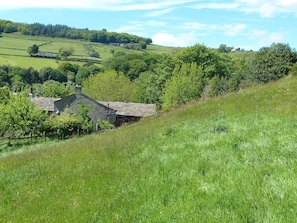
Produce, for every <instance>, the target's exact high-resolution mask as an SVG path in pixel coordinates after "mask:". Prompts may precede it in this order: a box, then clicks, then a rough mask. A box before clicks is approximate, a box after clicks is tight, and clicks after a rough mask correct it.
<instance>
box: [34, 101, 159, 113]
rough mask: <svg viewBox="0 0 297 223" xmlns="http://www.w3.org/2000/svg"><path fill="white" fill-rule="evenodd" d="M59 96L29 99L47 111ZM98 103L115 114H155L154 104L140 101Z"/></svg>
mask: <svg viewBox="0 0 297 223" xmlns="http://www.w3.org/2000/svg"><path fill="white" fill-rule="evenodd" d="M60 99H61V98H44V97H32V98H31V100H32V101H33V102H34V103H35V104H36V106H37V107H39V108H41V109H43V110H45V111H48V112H53V111H54V102H55V101H58V100H60ZM98 103H100V104H102V105H104V106H106V107H109V108H111V109H113V110H116V115H121V116H133V117H146V116H151V115H154V114H156V105H155V104H142V103H130V102H129V103H128V102H106V101H98Z"/></svg>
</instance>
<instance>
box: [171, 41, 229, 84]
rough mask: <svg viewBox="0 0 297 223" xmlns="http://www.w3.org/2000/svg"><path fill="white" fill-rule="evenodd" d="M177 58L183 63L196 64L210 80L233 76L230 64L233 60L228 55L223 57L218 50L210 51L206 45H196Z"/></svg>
mask: <svg viewBox="0 0 297 223" xmlns="http://www.w3.org/2000/svg"><path fill="white" fill-rule="evenodd" d="M176 57H177V58H178V59H179V60H180V61H181V62H182V63H193V62H195V63H196V64H197V65H198V66H199V67H201V68H202V70H203V73H204V76H205V77H206V78H208V79H211V78H213V77H214V76H219V77H222V76H224V77H229V76H230V74H231V71H230V63H231V61H232V59H231V58H230V57H229V56H228V55H222V54H219V53H218V52H217V50H213V49H209V48H207V47H206V46H204V45H200V44H196V45H194V46H192V47H189V48H187V49H184V50H181V51H179V52H178V53H177V54H176Z"/></svg>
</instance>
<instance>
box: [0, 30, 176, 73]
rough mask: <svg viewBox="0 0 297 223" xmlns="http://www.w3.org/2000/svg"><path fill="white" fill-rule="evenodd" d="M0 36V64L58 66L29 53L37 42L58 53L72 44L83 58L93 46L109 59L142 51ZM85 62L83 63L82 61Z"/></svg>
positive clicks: (151, 48) (161, 49)
mask: <svg viewBox="0 0 297 223" xmlns="http://www.w3.org/2000/svg"><path fill="white" fill-rule="evenodd" d="M2 35H3V37H1V38H0V66H1V65H12V66H20V67H25V68H28V67H33V68H35V69H37V70H40V69H41V68H43V67H46V66H49V67H53V68H57V67H58V65H59V61H56V60H55V59H45V58H43V59H41V58H32V57H30V56H29V55H28V53H27V49H28V47H30V46H32V45H33V44H36V45H38V46H39V50H40V51H45V52H52V53H54V55H57V54H58V52H59V49H60V48H62V47H68V46H71V47H73V48H74V55H73V56H71V57H74V58H81V57H83V58H84V57H88V53H87V49H88V48H89V47H92V48H93V49H95V51H97V52H98V53H99V55H100V57H101V58H102V60H107V59H109V58H111V57H112V52H118V51H124V52H140V51H135V50H129V49H125V48H123V47H118V46H110V45H106V44H101V43H91V42H89V41H82V40H71V39H61V38H50V37H38V36H37V37H35V36H24V35H20V34H2ZM175 51H176V49H175V48H170V47H163V46H157V45H150V46H148V49H147V52H151V53H174V52H175ZM80 64H83V63H80Z"/></svg>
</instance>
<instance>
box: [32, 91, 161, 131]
mask: <svg viewBox="0 0 297 223" xmlns="http://www.w3.org/2000/svg"><path fill="white" fill-rule="evenodd" d="M32 101H33V102H34V103H35V104H36V105H37V106H38V107H40V108H42V109H44V110H45V111H47V112H48V113H49V114H50V113H56V114H62V113H63V112H65V110H66V109H70V111H71V112H73V113H76V112H77V109H78V108H79V107H80V106H81V105H84V106H87V107H88V108H89V113H88V115H89V116H90V117H91V119H92V120H93V124H94V127H95V126H96V124H97V121H98V120H99V119H100V120H105V121H108V122H109V123H111V124H113V125H115V126H117V127H118V126H121V125H123V124H125V123H131V122H136V121H139V120H140V119H141V118H143V117H147V116H152V115H154V114H156V105H155V104H142V103H127V102H105V101H95V100H93V99H91V98H90V97H88V96H87V95H85V94H83V93H82V91H81V86H76V87H75V93H74V94H72V95H69V96H68V97H65V98H62V99H61V98H38V97H36V98H35V97H32Z"/></svg>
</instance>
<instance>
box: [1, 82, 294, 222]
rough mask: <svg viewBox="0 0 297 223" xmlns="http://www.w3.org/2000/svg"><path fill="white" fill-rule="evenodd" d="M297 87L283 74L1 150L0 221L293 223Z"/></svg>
mask: <svg viewBox="0 0 297 223" xmlns="http://www.w3.org/2000/svg"><path fill="white" fill-rule="evenodd" d="M296 91H297V78H295V77H288V78H285V79H282V80H280V81H278V82H275V83H271V84H268V85H263V86H257V87H255V88H250V89H247V90H242V91H240V92H239V93H234V94H229V95H227V96H224V97H218V98H214V99H209V100H206V101H200V102H194V103H192V104H188V105H187V106H184V107H182V108H180V109H178V110H175V111H172V112H170V113H164V114H160V115H159V116H158V117H154V118H150V119H146V120H143V121H142V122H140V123H139V124H137V125H131V126H127V127H123V128H120V129H117V130H114V131H111V132H106V133H99V134H93V135H89V136H86V137H82V138H76V139H73V140H67V141H62V142H56V143H49V144H48V145H43V146H42V145H37V146H32V147H29V148H24V149H23V150H22V152H21V153H19V154H17V153H16V154H10V155H9V154H6V155H5V156H3V157H2V158H0V169H1V171H0V188H1V194H0V221H1V222H43V221H44V222H294V221H295V219H296V218H297V210H296V209H297V208H296V207H297V205H296V200H297V195H296V189H297V186H296V181H297V175H296V171H295V169H296V168H297V162H296V157H297V150H296V123H297V122H296V120H297V114H296V107H297V104H296V103H297V95H296ZM26 150H27V151H26Z"/></svg>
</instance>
